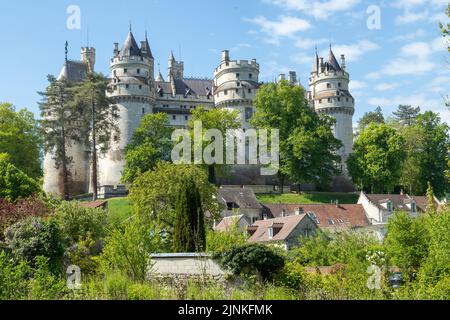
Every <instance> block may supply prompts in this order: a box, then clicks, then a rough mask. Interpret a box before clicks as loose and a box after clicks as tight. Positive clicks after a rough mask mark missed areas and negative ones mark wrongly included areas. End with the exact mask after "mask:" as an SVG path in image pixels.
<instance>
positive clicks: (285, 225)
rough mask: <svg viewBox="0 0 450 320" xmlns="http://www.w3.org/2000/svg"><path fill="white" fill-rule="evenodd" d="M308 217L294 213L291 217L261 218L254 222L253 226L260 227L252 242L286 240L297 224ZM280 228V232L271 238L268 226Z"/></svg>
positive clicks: (251, 239) (252, 237)
mask: <svg viewBox="0 0 450 320" xmlns="http://www.w3.org/2000/svg"><path fill="white" fill-rule="evenodd" d="M305 218H306V219H308V216H307V215H306V214H301V215H293V216H290V217H279V218H274V219H268V220H259V221H256V222H255V223H254V225H253V226H252V227H258V228H257V229H256V231H255V233H254V234H253V235H252V236H251V237H250V239H249V240H248V241H250V242H264V241H284V240H286V238H287V237H289V235H290V234H291V233H292V231H294V229H295V228H296V227H297V225H298V224H299V223H300V222H301V221H302V220H303V219H305ZM272 225H273V227H274V228H279V231H278V233H276V234H274V236H273V237H272V239H269V234H268V228H269V227H270V226H272Z"/></svg>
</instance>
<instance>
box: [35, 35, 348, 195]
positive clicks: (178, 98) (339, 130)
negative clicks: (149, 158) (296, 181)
mask: <svg viewBox="0 0 450 320" xmlns="http://www.w3.org/2000/svg"><path fill="white" fill-rule="evenodd" d="M94 67H95V49H94V48H91V47H84V48H82V49H81V61H72V60H67V59H66V61H65V63H64V66H63V69H62V71H61V73H60V75H59V77H58V79H62V78H65V79H67V80H69V81H74V82H80V81H83V79H84V78H85V77H86V75H87V73H88V72H90V71H94ZM110 70H111V75H110V81H111V83H110V86H111V89H112V90H111V92H110V93H108V94H109V95H110V97H111V98H113V99H114V101H115V103H116V105H117V106H118V109H119V115H120V121H119V124H118V126H119V133H117V134H113V135H112V137H111V146H110V150H109V151H108V153H107V154H106V155H104V156H100V157H99V161H98V169H99V186H100V189H101V190H100V196H101V195H102V194H103V195H105V194H108V193H109V194H114V193H116V194H120V193H123V192H125V187H124V186H123V185H121V182H120V180H121V176H122V170H123V167H124V165H125V160H124V150H125V147H126V145H127V144H128V143H129V141H130V139H131V137H132V135H133V132H134V130H135V129H136V128H137V126H138V125H139V122H140V120H141V119H142V117H143V116H144V115H146V114H148V113H158V112H164V113H166V114H168V116H169V120H170V124H171V125H172V126H176V127H185V126H186V124H187V123H188V121H189V120H190V117H191V110H193V109H195V108H197V107H198V106H202V107H205V108H206V109H210V108H225V109H229V110H238V111H239V116H240V120H241V122H242V127H243V128H244V129H246V128H249V122H250V119H251V118H252V115H253V113H254V111H255V110H254V107H253V103H252V102H253V99H254V98H255V96H256V93H257V91H258V88H259V85H260V82H259V70H260V66H259V64H258V63H257V62H256V59H253V60H251V61H248V60H231V59H230V56H229V52H228V51H226V50H225V51H223V52H222V56H221V61H220V64H219V65H218V66H217V67H216V68H215V69H214V77H213V79H198V78H188V77H185V76H184V63H183V62H182V61H177V60H176V59H175V57H174V56H173V54H172V53H171V54H170V56H169V61H168V72H167V78H166V79H164V77H163V75H162V74H161V72H158V75H157V76H156V77H155V59H154V57H153V55H152V51H151V48H150V44H149V41H148V39H147V35H146V36H145V40H143V41H141V42H140V45H138V43H137V42H136V40H135V37H134V35H133V33H132V32H131V30H130V32H129V33H128V35H127V38H126V40H125V43H124V44H123V46H122V47H121V48H120V49H119V44H118V43H115V44H114V50H113V56H112V58H111V61H110ZM279 79H280V80H287V81H288V82H289V83H290V84H291V85H300V83H299V82H298V80H297V75H296V72H294V71H291V72H289V75H288V79H286V76H285V75H284V74H281V75H280V76H279ZM348 84H349V74H348V73H347V72H346V71H345V58H344V56H341V63H340V64H339V63H338V62H337V60H336V57H335V56H334V54H333V51H332V50H331V47H330V51H329V57H328V59H327V61H324V58H319V57H318V56H317V54H316V58H315V61H314V66H313V70H312V72H311V78H310V90H309V91H307V98H308V100H309V102H310V105H311V107H312V108H314V109H315V110H316V112H318V113H326V114H329V115H331V116H333V117H335V118H336V120H337V122H336V125H335V127H334V128H333V130H334V134H335V136H336V137H337V138H338V139H340V140H341V141H342V142H343V144H344V147H343V148H342V149H341V150H340V155H341V156H342V158H343V159H344V160H345V159H346V158H347V156H348V154H349V153H350V152H351V150H352V145H353V133H352V117H353V113H354V99H353V97H352V96H351V94H350V92H349V90H348ZM68 154H69V156H70V157H72V159H73V161H72V164H71V168H70V173H71V176H70V193H71V194H72V195H79V194H86V193H88V192H89V191H91V190H90V189H92V187H91V186H92V183H91V181H90V179H91V174H90V171H91V169H90V165H91V161H90V153H89V151H88V150H86V149H85V148H84V147H83V146H81V145H80V144H78V143H76V142H73V143H71V145H70V146H68ZM257 180H258V179H256V180H255V179H253V180H251V181H250V182H249V181H246V182H244V183H247V184H249V183H250V184H251V183H252V182H253V183H261V181H260V180H258V181H257ZM239 182H241V181H239ZM244 183H242V184H244ZM262 183H264V181H263V182H262ZM61 185H62V177H61V172H60V169H57V168H56V166H55V163H54V160H53V157H52V154H51V153H47V154H46V155H45V158H44V190H45V191H46V192H48V193H51V194H61Z"/></svg>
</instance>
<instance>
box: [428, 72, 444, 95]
mask: <svg viewBox="0 0 450 320" xmlns="http://www.w3.org/2000/svg"><path fill="white" fill-rule="evenodd" d="M427 89H428V90H429V91H431V92H433V93H438V94H440V95H446V94H448V93H449V92H450V75H445V76H439V77H436V78H434V79H433V80H432V81H431V82H430V83H429V84H428V86H427Z"/></svg>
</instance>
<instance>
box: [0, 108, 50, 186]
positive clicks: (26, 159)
mask: <svg viewBox="0 0 450 320" xmlns="http://www.w3.org/2000/svg"><path fill="white" fill-rule="evenodd" d="M42 142H43V141H42V138H41V134H40V131H39V123H38V121H37V120H35V119H34V115H33V113H32V112H30V111H28V110H26V109H22V110H20V111H16V109H15V107H14V106H13V105H12V104H10V103H1V104H0V154H1V153H3V154H8V157H9V161H10V162H11V163H12V164H13V165H15V166H16V167H17V168H18V169H20V170H22V171H23V172H24V173H25V174H26V175H28V176H29V177H31V178H34V179H36V178H40V177H41V176H42V168H41V158H42V152H41V148H42Z"/></svg>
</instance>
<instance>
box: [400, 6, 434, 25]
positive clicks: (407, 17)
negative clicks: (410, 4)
mask: <svg viewBox="0 0 450 320" xmlns="http://www.w3.org/2000/svg"><path fill="white" fill-rule="evenodd" d="M428 15H429V13H428V10H425V11H422V12H412V11H410V10H405V12H403V15H401V16H397V17H396V18H395V23H396V24H399V25H401V24H407V23H414V22H418V21H422V20H426V19H427V18H428Z"/></svg>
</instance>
